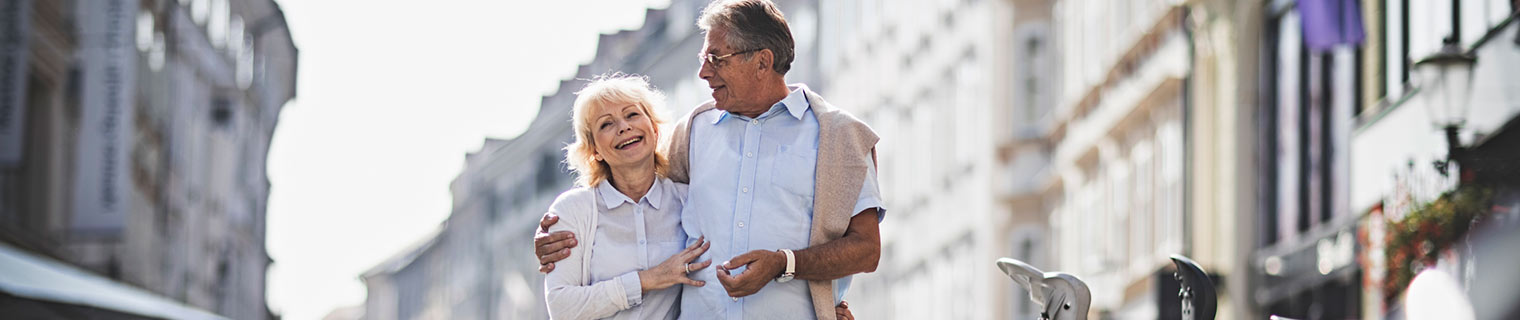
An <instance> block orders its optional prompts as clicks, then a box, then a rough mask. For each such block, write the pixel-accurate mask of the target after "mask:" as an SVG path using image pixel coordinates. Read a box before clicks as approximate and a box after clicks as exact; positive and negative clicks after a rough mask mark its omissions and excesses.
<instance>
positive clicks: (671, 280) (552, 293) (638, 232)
mask: <svg viewBox="0 0 1520 320" xmlns="http://www.w3.org/2000/svg"><path fill="white" fill-rule="evenodd" d="M576 95H577V96H578V97H576V99H575V106H574V109H575V110H574V111H573V117H572V121H573V122H574V126H575V142H573V143H571V144H570V145H568V146H566V147H565V159H566V162H569V164H570V166H571V167H573V168H574V169H575V171H576V173H577V176H578V177H577V180H576V187H575V188H573V189H570V190H568V191H565V192H564V193H562V194H560V195H559V198H557V199H555V200H554V204H552V205H550V206H549V213H550V214H555V215H558V216H559V217H560V223H557V224H555V225H554V226H553V228H551V229H550V230H567V231H570V232H572V233H573V234H574V235H575V237H576V239H578V240H580V241H584V242H585V243H584V244H581V245H578V246H576V247H574V248H570V249H565V250H569V252H568V253H569V257H568V258H566V259H565V260H562V261H560V262H559V268H556V269H554V271H551V272H549V274H548V276H547V277H546V278H544V295H545V298H546V300H547V301H548V304H549V316H550V317H552V318H555V319H596V318H614V319H674V318H675V317H676V316H677V315H679V312H680V310H679V308H678V305H677V304H676V302H677V301H678V299H679V297H680V295H681V288H680V287H679V286H677V285H680V284H685V285H691V286H702V285H704V283H703V282H702V281H696V280H692V279H691V278H688V277H687V273H689V272H692V271H696V270H700V269H702V268H706V267H707V266H708V265H709V264H711V263H712V261H711V260H708V261H702V262H699V263H690V262H691V261H692V260H695V259H696V258H697V257H699V256H701V255H702V253H704V252H706V251H707V249H708V247H709V244H708V243H707V242H706V241H703V240H702V239H698V240H697V241H694V242H692V245H691V246H690V247H685V244H686V233H685V232H684V231H682V229H681V208H682V207H683V206H684V205H685V202H686V184H679V183H674V182H671V181H670V179H666V178H665V177H664V174H665V169H666V165H667V162H666V159H665V156H664V155H662V154H659V153H657V152H655V149H657V145H658V142H659V141H660V125H661V124H663V121H662V120H661V119H660V117H659V116H658V115H657V114H656V113H655V112H654V110H655V105H657V104H660V103H662V101H661V100H662V99H663V96H662V95H661V94H660V93H659V92H656V91H655V90H654V89H652V88H650V86H649V82H648V81H646V80H645V79H644V78H642V77H636V76H628V75H620V74H614V75H611V76H603V77H600V78H598V79H596V80H593V81H592V82H591V83H590V84H588V85H586V88H585V89H582V90H581V91H580V92H577V93H576ZM683 247H684V249H683Z"/></svg>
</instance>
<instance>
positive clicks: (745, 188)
mask: <svg viewBox="0 0 1520 320" xmlns="http://www.w3.org/2000/svg"><path fill="white" fill-rule="evenodd" d="M739 192H743V193H749V187H744V188H740V189H739Z"/></svg>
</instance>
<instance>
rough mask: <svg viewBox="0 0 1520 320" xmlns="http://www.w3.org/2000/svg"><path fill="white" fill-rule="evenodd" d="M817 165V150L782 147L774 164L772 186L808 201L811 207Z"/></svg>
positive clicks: (779, 148)
mask: <svg viewBox="0 0 1520 320" xmlns="http://www.w3.org/2000/svg"><path fill="white" fill-rule="evenodd" d="M817 164H818V151H817V150H813V149H811V148H798V147H793V146H788V145H781V146H779V147H778V150H777V152H776V158H775V160H774V161H773V162H772V167H771V184H773V185H775V187H776V188H778V189H781V190H782V191H783V192H785V193H788V194H792V195H796V196H799V197H802V198H803V199H804V200H808V204H809V205H811V202H812V201H811V200H812V199H813V180H814V179H813V175H814V169H815V168H816V167H817Z"/></svg>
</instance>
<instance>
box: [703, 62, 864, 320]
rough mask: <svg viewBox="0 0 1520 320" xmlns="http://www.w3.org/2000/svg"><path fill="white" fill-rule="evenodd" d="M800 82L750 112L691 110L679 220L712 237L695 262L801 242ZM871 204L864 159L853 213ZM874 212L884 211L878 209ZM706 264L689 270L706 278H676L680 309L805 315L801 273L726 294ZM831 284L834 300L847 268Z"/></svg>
mask: <svg viewBox="0 0 1520 320" xmlns="http://www.w3.org/2000/svg"><path fill="white" fill-rule="evenodd" d="M803 88H804V86H803V85H791V86H788V89H791V94H789V95H787V97H786V98H785V99H782V100H781V102H778V103H776V104H775V105H774V106H772V107H771V109H770V110H768V111H766V112H765V113H763V114H761V115H760V116H759V117H755V118H753V119H751V118H749V117H745V116H742V115H738V114H732V113H728V112H725V111H722V110H716V109H714V110H709V111H707V112H703V113H702V114H698V115H697V116H696V118H694V119H692V122H691V123H692V124H691V132H690V135H691V139H690V143H691V146H690V147H691V148H690V150H691V153H690V159H689V161H690V164H691V165H690V168H691V172H690V176H691V184H690V188H689V190H690V196H689V197H688V198H687V199H688V202H687V205H686V207H685V209H683V211H682V213H681V219H682V228H684V229H685V230H686V233H687V235H688V237H689V239H696V238H697V236H699V235H700V236H706V237H707V240H709V241H712V248H711V249H710V250H709V251H708V252H707V253H706V254H704V255H703V256H702V258H700V259H699V261H700V260H705V259H712V261H713V264H714V265H715V266H716V265H717V264H719V263H723V262H724V261H727V260H729V259H731V258H733V257H734V256H737V255H739V254H743V253H745V252H749V251H751V250H772V251H773V250H779V249H792V250H797V249H804V248H807V247H808V237H809V235H810V234H811V232H812V224H813V191H814V190H813V182H814V170H815V167H816V159H817V157H818V119H817V118H816V117H815V116H814V115H813V111H812V108H811V105H810V104H809V103H808V100H807V97H806V95H805V94H804V93H803V90H802V89H803ZM881 207H882V204H881V191H880V190H879V189H878V188H877V186H876V166H875V164H874V163H873V164H871V165H870V166H869V167H868V169H867V173H866V181H865V184H863V185H862V186H861V191H860V196H859V198H858V199H857V200H856V202H855V209H854V211H853V212H854V214H858V213H859V212H861V211H864V210H866V209H870V208H881ZM881 214H883V215H882V217H884V214H885V211H884V210H883V211H881ZM716 270H717V269H716V268H715V267H708V268H704V269H702V270H700V271H698V272H694V273H693V275H692V278H693V279H695V280H701V281H706V282H707V285H706V286H703V287H692V286H686V287H685V289H684V291H683V293H682V298H681V316H682V318H691V319H696V318H713V317H721V318H728V319H813V318H815V315H814V314H813V307H812V306H813V301H812V295H811V294H810V293H809V292H808V288H807V281H802V280H795V281H789V282H786V283H777V282H770V283H767V284H766V286H765V288H764V289H761V290H760V292H758V293H755V294H754V295H750V296H747V297H744V298H740V299H738V301H735V300H733V299H732V298H730V297H729V296H728V292H727V291H726V290H724V289H723V286H722V284H721V283H720V282H718V278H717V273H716ZM744 270H746V269H744V268H740V269H737V270H735V271H733V272H735V274H737V273H738V272H743V271H744ZM834 284H835V286H834V288H835V292H834V296H835V300H836V301H837V300H842V299H843V298H844V293H845V291H846V290H848V288H849V285H850V277H844V278H842V279H839V280H835V283H834Z"/></svg>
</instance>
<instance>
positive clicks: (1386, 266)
mask: <svg viewBox="0 0 1520 320" xmlns="http://www.w3.org/2000/svg"><path fill="white" fill-rule="evenodd" d="M1362 4H1363V5H1364V6H1366V8H1365V9H1364V10H1363V12H1365V13H1366V15H1365V16H1364V19H1365V20H1366V23H1365V26H1366V29H1367V31H1368V32H1367V41H1366V45H1364V46H1361V47H1360V48H1359V50H1358V51H1357V52H1356V56H1355V57H1356V60H1355V61H1357V63H1358V64H1359V66H1360V70H1358V71H1360V77H1358V78H1357V82H1356V84H1357V85H1358V86H1359V90H1360V97H1361V99H1363V100H1361V101H1358V102H1359V103H1358V104H1357V105H1356V107H1357V108H1358V109H1357V110H1356V112H1355V117H1353V118H1351V119H1349V122H1350V128H1348V129H1346V130H1348V131H1349V132H1346V133H1345V134H1346V135H1347V136H1348V137H1347V138H1346V139H1347V141H1346V142H1345V143H1346V145H1344V146H1343V147H1344V148H1346V149H1349V152H1350V156H1351V163H1352V165H1351V166H1350V168H1348V169H1345V170H1346V171H1345V172H1340V173H1338V174H1339V175H1340V177H1338V178H1341V179H1345V180H1346V181H1347V182H1346V183H1347V184H1349V190H1347V192H1348V194H1347V195H1345V196H1344V199H1342V200H1340V201H1344V202H1339V203H1336V204H1335V205H1336V207H1335V210H1347V211H1349V212H1348V214H1349V215H1351V216H1353V217H1354V218H1356V219H1355V221H1354V222H1342V223H1332V225H1333V226H1334V229H1337V230H1336V232H1335V233H1333V234H1332V233H1331V232H1326V231H1321V232H1315V231H1313V229H1312V228H1311V229H1310V231H1308V232H1305V233H1306V234H1310V235H1311V236H1309V237H1308V238H1307V239H1302V240H1300V241H1298V242H1300V243H1302V244H1300V245H1298V247H1302V248H1304V249H1300V250H1299V251H1300V252H1302V253H1296V254H1295V253H1281V252H1271V253H1273V254H1274V255H1269V256H1264V259H1273V258H1278V257H1281V258H1278V259H1279V260H1281V262H1282V263H1281V265H1282V266H1283V270H1282V273H1283V274H1284V275H1283V276H1279V277H1281V278H1284V279H1291V278H1293V277H1291V276H1287V274H1289V273H1290V272H1297V273H1300V274H1305V275H1309V277H1300V278H1309V279H1311V280H1312V279H1314V278H1321V277H1334V276H1336V274H1335V273H1334V272H1332V273H1331V274H1329V275H1328V276H1321V275H1320V273H1323V272H1324V271H1325V270H1323V269H1321V270H1319V272H1320V273H1315V272H1313V271H1308V270H1292V269H1290V267H1295V266H1296V267H1297V268H1300V269H1310V270H1312V269H1311V268H1313V267H1314V266H1316V264H1314V262H1321V263H1323V261H1327V260H1328V261H1334V262H1336V264H1337V265H1339V263H1340V261H1341V260H1340V259H1345V258H1350V259H1353V260H1354V262H1355V263H1357V264H1359V265H1360V269H1361V272H1362V273H1361V275H1360V276H1359V277H1358V278H1351V279H1347V280H1345V281H1343V282H1344V283H1341V284H1336V286H1342V287H1350V288H1346V289H1337V290H1339V291H1359V292H1357V294H1358V295H1359V296H1360V300H1359V301H1357V300H1350V301H1345V300H1342V301H1328V302H1324V303H1319V302H1313V301H1314V300H1309V299H1314V298H1317V297H1323V293H1321V292H1313V293H1314V294H1313V295H1311V296H1308V297H1304V298H1299V299H1283V300H1285V301H1287V302H1289V303H1295V304H1298V305H1305V304H1309V305H1318V304H1329V305H1326V306H1323V307H1324V308H1325V309H1327V310H1334V309H1333V308H1332V306H1334V305H1337V304H1341V303H1350V302H1358V303H1360V307H1361V308H1360V313H1361V315H1362V317H1363V318H1366V319H1378V318H1401V317H1404V315H1401V314H1400V312H1401V310H1402V306H1401V303H1400V301H1401V300H1400V297H1399V296H1398V294H1400V293H1399V292H1396V291H1395V292H1390V291H1388V290H1389V289H1393V288H1397V289H1402V286H1401V285H1404V284H1407V281H1408V280H1409V279H1403V281H1405V282H1399V280H1398V279H1396V278H1397V274H1398V273H1399V272H1400V270H1405V271H1409V272H1418V271H1420V270H1421V269H1422V268H1429V269H1436V270H1442V271H1445V272H1447V273H1448V274H1451V275H1453V276H1455V278H1457V279H1460V284H1459V285H1460V287H1461V289H1462V290H1463V291H1466V294H1467V298H1470V299H1472V301H1471V302H1472V304H1473V305H1472V307H1474V309H1476V310H1477V314H1476V316H1477V318H1478V319H1512V318H1514V316H1515V312H1517V311H1520V310H1516V309H1515V308H1514V305H1515V301H1520V296H1517V295H1516V294H1514V293H1509V294H1501V293H1502V292H1495V291H1494V290H1492V289H1493V288H1495V287H1510V288H1513V287H1515V286H1516V285H1517V284H1520V283H1516V281H1515V280H1513V279H1514V278H1515V276H1514V275H1515V272H1514V271H1513V268H1504V267H1501V268H1499V269H1494V268H1492V267H1493V266H1494V264H1495V262H1503V261H1512V260H1505V259H1509V258H1508V257H1506V256H1513V254H1503V253H1499V254H1495V253H1498V252H1494V250H1492V249H1498V248H1502V249H1498V250H1499V251H1500V252H1504V251H1508V252H1513V251H1514V250H1515V248H1514V247H1513V246H1514V245H1515V244H1516V242H1513V241H1510V242H1508V243H1502V244H1501V245H1500V246H1498V248H1490V249H1489V250H1488V251H1489V252H1490V253H1489V254H1488V255H1481V254H1477V252H1480V251H1483V250H1482V249H1481V248H1484V247H1494V244H1493V243H1484V242H1483V241H1482V239H1484V238H1494V237H1482V235H1484V234H1488V235H1495V234H1496V233H1497V234H1514V232H1515V230H1516V228H1517V227H1520V224H1517V223H1516V222H1517V221H1520V125H1517V123H1520V74H1516V73H1515V72H1514V70H1520V21H1516V20H1520V11H1517V7H1520V1H1512V0H1510V1H1506V0H1482V1H1366V2H1363V3H1362ZM1304 16H1307V15H1304ZM1283 17H1284V19H1289V18H1295V19H1296V18H1298V17H1295V16H1294V15H1293V13H1292V12H1289V13H1286V14H1284V15H1283ZM1307 26H1308V24H1305V27H1306V28H1307ZM1292 27H1293V26H1286V27H1285V28H1292ZM1305 35H1308V34H1307V33H1305ZM1285 38H1286V37H1285ZM1447 38H1450V40H1451V41H1452V43H1451V45H1453V47H1452V49H1454V50H1455V51H1456V52H1459V53H1462V54H1466V55H1468V56H1469V57H1470V58H1472V60H1470V61H1469V62H1468V63H1467V64H1465V66H1463V65H1462V64H1457V65H1453V66H1454V68H1455V69H1447V68H1445V67H1437V66H1424V67H1422V66H1416V65H1415V64H1416V62H1419V61H1422V60H1425V59H1427V58H1429V57H1434V56H1439V55H1440V54H1442V53H1443V50H1444V49H1446V48H1443V47H1444V46H1445V45H1446V44H1445V43H1444V42H1445V41H1446V40H1447ZM1446 53H1450V52H1446ZM1314 55H1315V54H1314V53H1313V52H1312V51H1310V53H1308V54H1302V53H1301V54H1300V58H1298V59H1303V58H1302V57H1303V56H1308V57H1309V59H1310V60H1311V62H1310V66H1311V67H1312V66H1313V65H1314V64H1313V62H1312V59H1313V58H1314ZM1280 56H1286V55H1280ZM1342 59H1346V58H1342ZM1276 60H1278V61H1280V62H1279V63H1280V64H1287V62H1289V61H1291V60H1293V58H1277V59H1276ZM1337 61H1339V60H1337ZM1337 63H1339V62H1337ZM1433 68H1441V69H1433ZM1310 70H1313V69H1312V68H1311V69H1310ZM1433 71H1436V72H1437V73H1439V72H1445V73H1448V74H1449V75H1450V78H1446V77H1440V76H1436V77H1431V76H1433V75H1435V74H1432V72H1433ZM1464 71H1465V72H1464ZM1464 73H1465V74H1464ZM1277 91H1278V92H1283V91H1285V90H1283V89H1278V90H1277ZM1338 147H1342V146H1338ZM1433 164H1446V165H1445V166H1444V167H1443V166H1440V165H1433ZM1475 190H1482V191H1480V192H1479V193H1487V194H1488V195H1489V196H1490V199H1489V200H1488V203H1478V204H1477V205H1479V206H1480V207H1479V208H1477V209H1476V210H1475V211H1478V212H1468V213H1469V214H1475V217H1474V218H1472V219H1471V221H1464V220H1459V219H1451V220H1455V222H1454V223H1453V224H1452V225H1443V224H1438V223H1428V221H1429V219H1428V218H1426V217H1428V216H1430V215H1432V214H1434V215H1450V216H1463V215H1462V214H1463V212H1458V211H1457V210H1451V209H1450V208H1452V207H1457V208H1460V207H1461V206H1462V205H1463V204H1464V203H1463V202H1461V200H1462V199H1463V197H1461V196H1463V195H1472V194H1474V193H1473V192H1472V191H1475ZM1437 203H1439V204H1440V205H1432V204H1437ZM1443 208H1444V209H1446V210H1450V211H1443ZM1458 210H1460V209H1458ZM1333 220H1341V219H1339V217H1337V218H1336V219H1333ZM1348 220H1349V219H1348ZM1409 220H1418V221H1415V222H1411V221H1409ZM1300 225H1302V223H1300ZM1400 226H1415V227H1418V230H1419V231H1418V232H1417V233H1416V235H1415V237H1413V238H1414V239H1415V241H1402V240H1401V239H1400V238H1399V237H1397V236H1395V235H1394V234H1395V233H1397V232H1398V230H1394V229H1396V228H1400ZM1283 228H1284V227H1282V226H1279V227H1278V228H1277V229H1279V230H1281V229H1283ZM1469 229H1471V230H1469ZM1464 230H1469V231H1468V232H1470V233H1471V234H1477V235H1478V236H1463V237H1461V238H1459V239H1461V240H1458V241H1455V242H1449V241H1442V240H1441V239H1440V237H1441V234H1452V233H1456V234H1461V232H1463V231H1464ZM1331 237H1336V238H1337V239H1344V238H1351V239H1354V240H1352V241H1356V242H1355V243H1354V244H1351V245H1345V246H1347V247H1352V248H1354V249H1345V250H1341V251H1339V252H1338V251H1337V250H1328V251H1329V252H1335V254H1332V255H1330V256H1332V258H1330V259H1327V258H1326V257H1325V256H1326V253H1327V251H1323V250H1320V249H1317V248H1315V247H1314V246H1321V247H1322V246H1327V244H1326V243H1331V244H1333V245H1329V246H1330V247H1333V248H1338V247H1340V246H1341V244H1340V243H1337V242H1333V241H1332V240H1330V239H1332V238H1331ZM1469 238H1470V239H1472V241H1469V240H1467V239H1469ZM1340 241H1345V240H1340ZM1280 242H1289V241H1280ZM1410 246H1415V247H1418V248H1420V249H1419V250H1420V251H1425V252H1427V253H1429V254H1430V255H1433V256H1438V257H1439V259H1437V261H1434V262H1431V261H1424V259H1420V258H1419V257H1405V258H1406V259H1399V258H1398V257H1401V255H1399V254H1398V253H1399V252H1405V251H1406V249H1408V248H1405V247H1410ZM1475 248H1478V249H1475ZM1407 251H1414V250H1407ZM1347 256H1349V257H1347ZM1294 259H1298V260H1310V261H1303V262H1298V263H1294V262H1295V261H1293V260H1294ZM1311 259H1312V260H1311ZM1510 265H1511V266H1512V264H1510ZM1337 271H1338V270H1337ZM1271 276H1277V275H1271V274H1270V273H1269V277H1268V278H1269V279H1271V278H1272V277H1271ZM1303 282H1307V280H1306V281H1303ZM1320 282H1323V280H1321V281H1320ZM1286 284H1296V283H1286ZM1390 284H1392V286H1391V287H1393V288H1387V287H1385V286H1387V285H1390ZM1274 306H1275V305H1274ZM1312 309H1313V308H1311V310H1312ZM1506 312H1508V313H1506ZM1312 316H1315V315H1314V314H1310V315H1307V316H1306V317H1312ZM1325 316H1328V317H1334V316H1336V315H1335V314H1326V315H1325Z"/></svg>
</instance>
